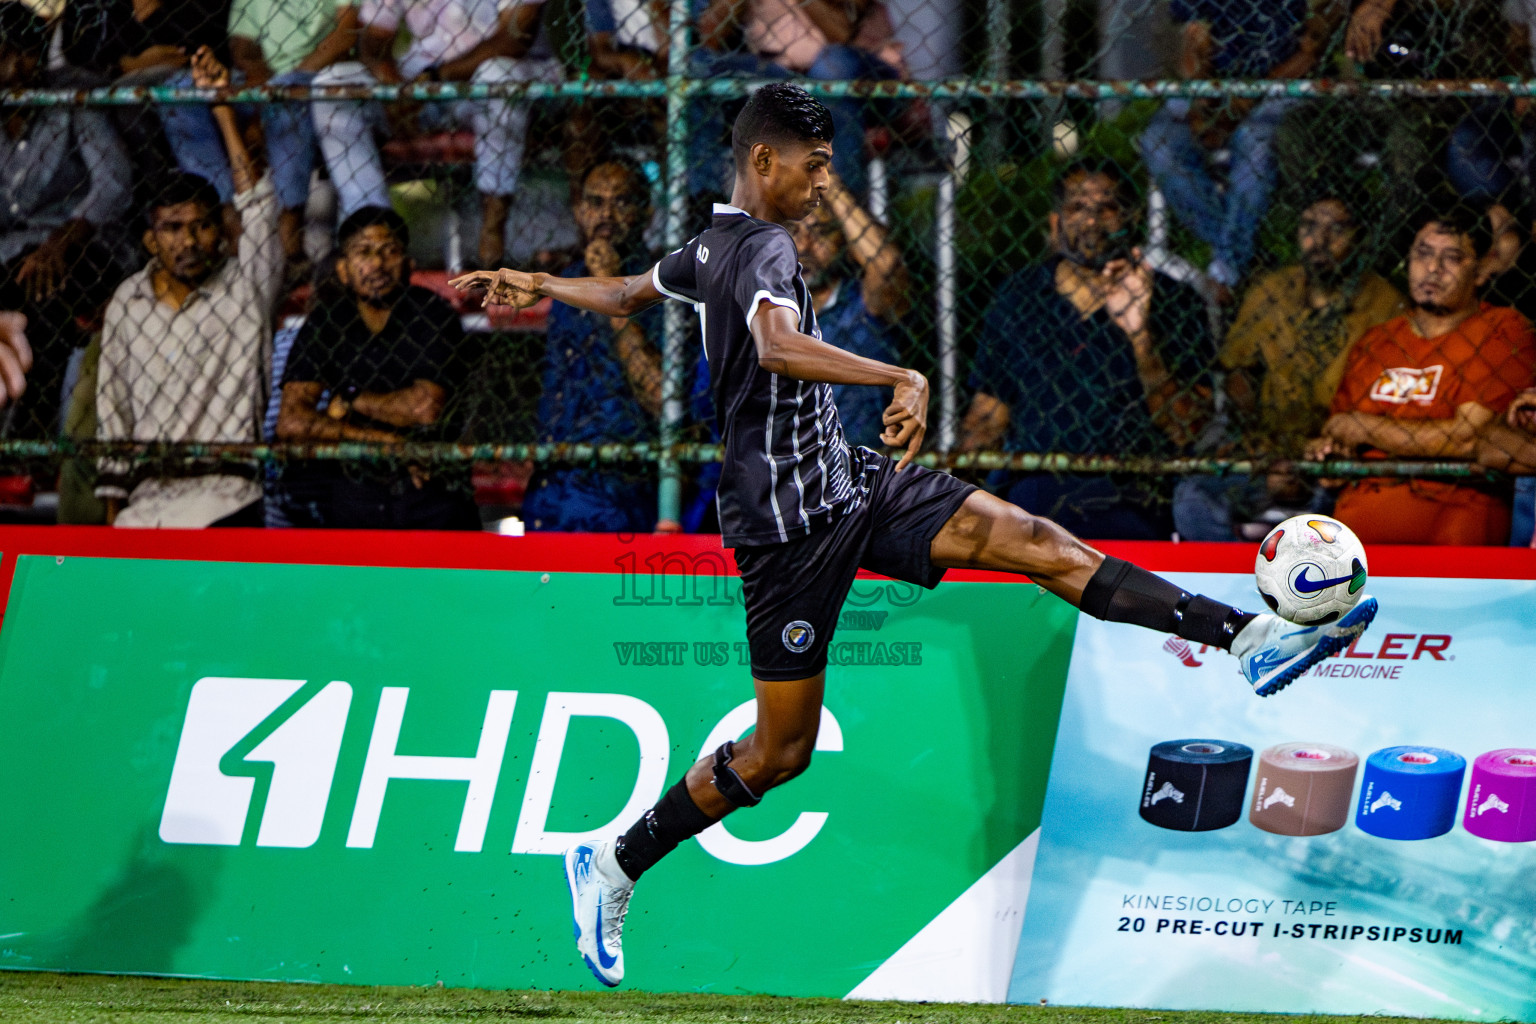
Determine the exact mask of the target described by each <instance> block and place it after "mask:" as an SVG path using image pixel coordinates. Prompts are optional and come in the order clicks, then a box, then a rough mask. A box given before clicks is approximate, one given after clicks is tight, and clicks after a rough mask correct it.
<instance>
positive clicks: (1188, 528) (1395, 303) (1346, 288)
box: [1174, 189, 1403, 540]
mask: <svg viewBox="0 0 1536 1024" xmlns="http://www.w3.org/2000/svg"><path fill="white" fill-rule="evenodd" d="M1358 209H1360V201H1359V199H1358V198H1356V197H1354V196H1349V197H1347V198H1346V197H1345V195H1344V193H1343V191H1342V190H1338V189H1332V190H1328V191H1325V192H1323V193H1322V194H1321V195H1320V197H1319V198H1318V199H1316V200H1315V201H1314V202H1312V203H1310V204H1309V205H1308V206H1307V207H1306V209H1304V210H1303V211H1302V213H1301V220H1300V223H1299V224H1298V225H1297V228H1296V247H1297V249H1298V250H1299V251H1300V253H1301V261H1300V262H1299V263H1297V264H1294V265H1292V266H1289V267H1283V268H1281V269H1279V270H1275V271H1272V272H1270V273H1268V274H1265V275H1264V276H1263V277H1260V278H1259V279H1258V280H1256V281H1255V282H1254V283H1253V284H1252V285H1251V286H1250V287H1249V288H1248V292H1247V294H1246V295H1245V296H1244V297H1243V302H1242V305H1241V307H1239V309H1238V312H1237V319H1236V320H1234V321H1233V323H1232V326H1231V328H1230V329H1229V330H1228V331H1227V340H1226V344H1225V345H1223V346H1222V348H1221V351H1220V352H1219V353H1217V356H1216V361H1217V363H1218V364H1220V365H1221V366H1222V367H1223V368H1224V369H1225V370H1226V371H1227V376H1226V390H1227V396H1228V398H1229V399H1230V400H1231V409H1232V410H1233V412H1234V413H1235V414H1236V415H1235V419H1236V421H1237V426H1238V427H1239V429H1240V430H1241V431H1242V433H1243V435H1244V440H1245V442H1247V447H1249V448H1250V449H1253V448H1258V449H1259V450H1261V451H1267V452H1268V453H1269V454H1271V455H1275V456H1281V457H1284V458H1289V457H1291V456H1294V455H1295V454H1297V453H1298V452H1299V451H1300V450H1301V446H1302V443H1303V442H1304V441H1305V440H1306V439H1307V438H1310V437H1313V436H1315V435H1316V433H1317V431H1318V429H1319V428H1320V427H1321V426H1322V425H1323V421H1324V420H1326V419H1327V418H1328V408H1329V404H1330V403H1331V402H1332V401H1333V394H1334V392H1335V391H1337V390H1338V386H1339V379H1340V378H1341V377H1342V376H1343V375H1344V361H1345V359H1346V357H1347V356H1348V353H1349V348H1350V346H1351V345H1353V344H1354V343H1355V341H1356V340H1357V339H1358V338H1359V337H1360V336H1361V335H1363V334H1364V333H1365V332H1366V330H1367V329H1368V328H1370V327H1373V326H1375V325H1376V324H1379V323H1382V322H1383V321H1385V320H1388V319H1390V318H1392V317H1394V316H1396V315H1397V314H1398V313H1399V312H1401V311H1402V307H1403V297H1402V295H1401V294H1400V293H1399V292H1398V290H1397V289H1396V288H1394V287H1392V285H1390V284H1388V283H1387V281H1386V280H1385V279H1384V278H1382V277H1381V276H1380V275H1378V274H1376V273H1373V272H1371V271H1370V270H1367V269H1365V268H1364V267H1363V266H1362V265H1361V262H1362V261H1361V260H1360V258H1359V256H1360V249H1359V248H1358V247H1357V246H1356V241H1357V238H1358V235H1359V226H1358V222H1357V220H1356V218H1355V211H1356V210H1358ZM1256 381H1257V386H1256ZM1328 504H1329V499H1328V497H1327V492H1326V491H1322V490H1321V489H1319V488H1315V487H1313V486H1312V485H1310V484H1304V483H1303V481H1302V479H1301V478H1300V477H1299V476H1297V475H1296V473H1295V472H1294V470H1293V469H1292V468H1291V466H1290V465H1289V463H1286V462H1281V463H1277V464H1276V465H1274V466H1273V468H1272V469H1271V471H1270V473H1269V474H1268V475H1267V476H1266V477H1265V478H1263V479H1258V478H1251V477H1248V476H1242V475H1236V476H1228V477H1218V476H1198V477H1189V478H1188V479H1185V480H1182V481H1180V483H1179V485H1178V488H1177V490H1176V493H1175V498H1174V522H1175V525H1176V526H1177V527H1178V531H1179V536H1181V537H1183V538H1185V539H1186V540H1232V539H1234V537H1235V536H1236V533H1235V528H1236V527H1237V526H1238V525H1239V524H1242V523H1246V522H1267V520H1269V519H1274V521H1275V522H1279V521H1280V520H1281V519H1284V518H1286V517H1287V516H1288V515H1290V514H1292V513H1295V512H1304V511H1312V512H1321V511H1325V510H1326V507H1327V505H1328ZM1270 525H1272V524H1270ZM1268 530H1269V526H1268V525H1265V526H1264V527H1263V532H1266V533H1267V532H1268Z"/></svg>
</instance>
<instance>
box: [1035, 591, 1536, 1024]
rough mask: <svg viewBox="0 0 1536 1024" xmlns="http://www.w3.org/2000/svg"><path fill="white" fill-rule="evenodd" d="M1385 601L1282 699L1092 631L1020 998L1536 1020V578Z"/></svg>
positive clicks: (1221, 659)
mask: <svg viewBox="0 0 1536 1024" xmlns="http://www.w3.org/2000/svg"><path fill="white" fill-rule="evenodd" d="M1170 575H1171V578H1172V579H1174V580H1175V581H1176V582H1178V583H1179V584H1180V585H1181V586H1183V587H1185V588H1186V589H1188V590H1190V591H1192V592H1203V593H1207V594H1210V595H1212V596H1213V597H1218V598H1220V599H1222V600H1226V601H1230V602H1233V603H1237V604H1248V605H1250V606H1251V605H1252V604H1253V603H1254V601H1253V596H1252V593H1253V592H1252V587H1253V578H1252V577H1251V576H1248V575H1236V574H1233V575H1226V574H1223V575H1216V574H1177V573H1175V574H1170ZM1370 592H1371V593H1373V594H1374V595H1375V596H1376V597H1378V598H1379V599H1380V602H1381V613H1380V615H1379V616H1378V617H1377V619H1376V621H1375V624H1374V625H1373V626H1372V627H1371V629H1370V631H1369V632H1368V633H1367V634H1366V635H1365V637H1364V638H1362V639H1361V640H1359V641H1357V642H1356V643H1355V644H1354V645H1353V646H1351V647H1350V648H1349V649H1348V650H1346V651H1344V652H1342V653H1341V655H1339V656H1336V657H1334V658H1332V659H1329V660H1327V661H1325V662H1324V663H1322V664H1321V665H1319V666H1318V667H1317V668H1315V669H1314V670H1312V671H1311V672H1310V673H1309V674H1307V675H1306V676H1304V677H1302V678H1301V679H1299V680H1297V681H1296V682H1295V683H1294V684H1292V685H1291V687H1290V688H1289V689H1287V690H1285V691H1283V692H1282V693H1280V694H1277V695H1276V696H1274V697H1271V698H1268V699H1265V700H1256V699H1254V697H1253V695H1252V693H1251V692H1249V691H1248V689H1247V687H1246V686H1245V684H1244V683H1243V682H1242V680H1241V678H1240V677H1239V676H1238V674H1237V671H1236V666H1235V663H1234V662H1233V660H1232V659H1231V658H1230V657H1228V656H1227V655H1225V654H1223V653H1221V652H1219V651H1212V650H1206V649H1203V648H1200V647H1199V646H1194V645H1190V644H1188V643H1185V642H1183V641H1181V640H1178V639H1176V638H1173V637H1161V636H1156V635H1153V634H1147V633H1140V632H1137V631H1134V630H1127V629H1125V628H1124V627H1120V626H1112V625H1106V624H1104V623H1100V622H1095V621H1091V620H1088V619H1084V620H1083V621H1082V622H1081V623H1080V624H1079V627H1078V631H1077V635H1076V639H1075V642H1074V649H1073V656H1072V665H1071V669H1070V672H1069V675H1068V682H1067V693H1066V697H1065V700H1064V705H1063V709H1062V718H1061V727H1060V730H1059V732H1058V733H1057V739H1056V746H1055V752H1054V755H1053V761H1052V767H1051V778H1050V785H1049V789H1048V792H1047V796H1046V807H1045V816H1044V821H1043V823H1042V826H1041V838H1040V843H1039V848H1038V852H1037V859H1036V862H1035V870H1034V876H1033V879H1032V882H1031V889H1030V895H1029V902H1028V908H1027V911H1026V914H1025V921H1024V929H1023V934H1022V937H1021V939H1020V942H1019V948H1018V960H1017V964H1016V967H1015V972H1014V978H1013V983H1012V987H1011V989H1010V994H1009V998H1010V999H1011V1000H1012V1001H1015V1002H1029V1003H1035V1002H1039V1003H1046V1002H1049V1003H1067V1004H1074V1005H1098V1006H1126V1007H1157V1008H1163V1009H1180V1010H1183V1009H1207V1010H1224V1011H1266V1012H1282V1013H1351V1014H1355V1013H1358V1014H1365V1013H1380V1014H1388V1015H1405V1016H1407V1015H1413V1016H1421V1015H1422V1016H1434V1017H1452V1018H1462V1019H1467V1020H1499V1019H1515V1020H1532V1019H1536V842H1532V840H1536V702H1533V690H1532V684H1533V681H1536V669H1533V666H1536V583H1533V582H1530V581H1518V580H1451V579H1408V578H1393V579H1383V578H1377V579H1375V580H1373V581H1372V582H1371V585H1370Z"/></svg>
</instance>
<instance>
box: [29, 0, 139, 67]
mask: <svg viewBox="0 0 1536 1024" xmlns="http://www.w3.org/2000/svg"><path fill="white" fill-rule="evenodd" d="M57 23H58V29H57V32H58V36H57V44H56V45H57V59H55V51H53V50H50V51H49V62H48V66H49V68H50V70H56V71H58V72H60V73H61V77H62V78H66V79H69V80H72V81H74V82H77V83H78V84H80V85H83V86H99V85H106V84H107V83H109V82H111V81H112V79H114V78H116V77H117V76H118V75H120V74H122V64H121V63H120V61H121V60H122V58H123V57H124V56H125V50H124V47H125V46H128V45H131V41H132V40H133V39H134V38H135V37H136V36H137V29H138V25H137V23H136V22H134V20H133V0H67V2H66V3H65V5H64V10H63V11H62V12H61V13H60V14H59V16H58V19H57Z"/></svg>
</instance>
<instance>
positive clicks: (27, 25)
mask: <svg viewBox="0 0 1536 1024" xmlns="http://www.w3.org/2000/svg"><path fill="white" fill-rule="evenodd" d="M0 48H3V49H7V50H15V51H16V52H18V53H23V54H27V55H29V56H34V57H41V56H42V55H43V53H44V51H46V50H47V49H48V25H47V23H45V22H44V21H43V19H41V18H39V17H38V16H37V15H35V14H33V13H32V12H31V11H30V10H28V9H27V5H26V4H23V3H21V2H20V0H0Z"/></svg>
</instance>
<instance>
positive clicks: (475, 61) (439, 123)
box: [314, 0, 560, 267]
mask: <svg viewBox="0 0 1536 1024" xmlns="http://www.w3.org/2000/svg"><path fill="white" fill-rule="evenodd" d="M500 3H501V4H502V9H501V11H500V13H498V12H497V4H498V0H363V3H362V5H361V6H360V8H359V11H358V19H359V21H360V23H361V26H362V29H361V34H360V35H359V37H358V56H359V57H360V58H361V61H360V62H358V61H343V62H341V63H339V64H333V65H332V66H331V67H329V68H326V69H325V70H324V71H322V72H320V73H319V74H318V75H316V76H315V82H314V84H315V85H316V86H327V85H365V86H366V85H376V84H378V83H381V82H382V83H385V84H394V83H413V84H421V83H430V82H475V83H481V84H486V85H495V84H498V83H506V82H532V81H554V80H556V79H557V78H558V77H559V70H560V68H559V64H558V63H557V62H556V61H555V60H554V58H553V57H552V56H551V55H550V54H551V51H550V49H549V43H548V41H547V39H546V38H545V35H544V33H543V32H542V31H541V30H540V15H541V14H542V12H543V0H500ZM402 22H403V23H404V25H405V29H406V31H407V32H408V33H409V36H410V41H409V43H408V44H407V45H406V46H405V48H404V51H403V52H402V53H401V55H400V57H399V59H398V60H397V59H396V58H395V56H394V55H393V54H394V52H395V51H394V47H395V36H396V34H397V33H398V32H399V29H400V26H401V24H402ZM528 112H529V106H528V104H527V103H525V102H513V101H512V100H505V99H495V100H461V101H457V102H454V103H426V104H421V103H417V102H415V101H412V100H401V101H399V102H396V103H394V104H391V105H390V107H389V108H388V109H387V110H386V108H385V107H384V106H383V105H381V104H378V103H316V104H315V105H314V116H315V131H316V133H317V134H318V136H319V139H320V152H321V153H322V154H323V155H324V157H325V164H326V167H328V168H329V169H330V173H331V181H332V182H334V183H335V185H336V189H337V192H338V193H339V195H340V200H341V215H342V217H343V218H346V217H348V216H351V214H352V213H354V212H355V211H357V210H358V209H360V208H362V207H364V206H388V205H389V192H388V190H387V189H386V187H385V182H384V168H383V164H382V162H381V160H380V156H379V147H378V143H377V142H376V141H375V138H374V135H375V133H377V132H382V131H384V130H385V128H386V122H387V127H388V130H389V132H390V134H391V135H393V136H394V137H395V138H409V137H412V136H414V135H417V134H419V133H422V132H431V131H438V130H441V129H443V128H445V127H448V126H449V125H463V126H467V127H470V128H471V129H473V131H474V133H475V186H476V188H478V189H479V190H480V212H481V224H480V244H479V261H480V265H482V266H487V267H492V266H496V265H497V264H499V263H500V262H501V259H502V253H503V251H504V250H505V248H506V221H507V213H508V211H509V209H510V208H511V201H512V194H513V192H515V191H516V189H517V179H518V175H519V174H520V172H521V171H522V165H523V147H524V136H525V135H526V134H527V129H528Z"/></svg>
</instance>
